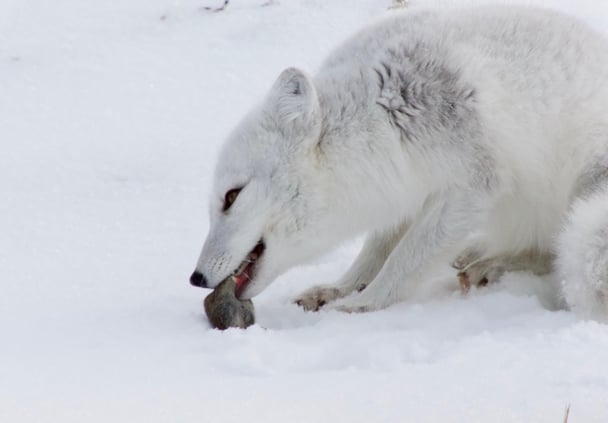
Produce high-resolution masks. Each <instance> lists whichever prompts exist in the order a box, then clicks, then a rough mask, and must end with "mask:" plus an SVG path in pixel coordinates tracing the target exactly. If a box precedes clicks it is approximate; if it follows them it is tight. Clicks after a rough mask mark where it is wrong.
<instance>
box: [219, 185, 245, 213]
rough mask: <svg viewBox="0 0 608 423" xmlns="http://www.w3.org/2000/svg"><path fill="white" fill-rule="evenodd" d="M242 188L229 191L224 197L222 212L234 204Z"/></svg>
mask: <svg viewBox="0 0 608 423" xmlns="http://www.w3.org/2000/svg"><path fill="white" fill-rule="evenodd" d="M241 189H242V188H234V189H231V190H229V191H228V192H227V193H226V195H225V196H224V208H223V209H222V211H226V210H228V209H229V208H230V206H232V204H234V202H235V201H236V198H237V197H238V196H239V192H241Z"/></svg>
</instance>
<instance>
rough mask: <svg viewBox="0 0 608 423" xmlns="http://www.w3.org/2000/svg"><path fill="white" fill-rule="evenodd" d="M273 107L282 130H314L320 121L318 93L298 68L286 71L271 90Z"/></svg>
mask: <svg viewBox="0 0 608 423" xmlns="http://www.w3.org/2000/svg"><path fill="white" fill-rule="evenodd" d="M270 104H271V105H272V106H271V107H272V108H273V109H274V110H273V114H274V115H275V116H276V119H277V120H278V123H279V125H280V126H281V128H282V129H286V130H288V131H293V130H294V129H295V130H301V129H309V130H310V129H313V128H312V127H314V126H315V125H316V124H317V122H318V121H319V119H320V113H319V109H320V107H319V100H318V98H317V91H316V90H315V87H314V85H313V84H312V81H311V80H310V78H309V77H308V76H307V75H306V74H305V73H304V72H302V71H301V70H299V69H296V68H288V69H285V70H284V71H283V72H282V73H281V75H279V78H278V79H277V81H276V82H275V83H274V85H273V87H272V89H271V99H270Z"/></svg>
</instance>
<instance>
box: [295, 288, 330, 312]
mask: <svg viewBox="0 0 608 423" xmlns="http://www.w3.org/2000/svg"><path fill="white" fill-rule="evenodd" d="M341 296H342V295H341V292H340V290H339V289H338V288H335V287H332V286H316V287H314V288H311V289H309V290H307V291H304V292H303V293H302V294H301V295H300V296H299V297H298V298H296V299H295V300H294V303H295V304H297V305H299V306H300V307H302V308H303V309H304V310H306V311H319V309H320V308H321V307H323V306H324V305H325V304H327V303H330V302H332V301H335V300H337V299H338V298H340V297H341Z"/></svg>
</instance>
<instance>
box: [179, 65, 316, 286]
mask: <svg viewBox="0 0 608 423" xmlns="http://www.w3.org/2000/svg"><path fill="white" fill-rule="evenodd" d="M321 120H322V118H321V107H320V104H319V99H318V97H317V93H316V90H315V88H314V86H313V84H312V82H311V80H310V79H309V77H308V76H306V75H305V74H304V73H303V72H301V71H299V70H297V69H293V68H290V69H287V70H285V71H283V72H282V73H281V75H280V76H279V78H278V79H277V81H276V82H275V83H274V85H273V87H272V88H271V90H270V93H269V94H268V95H267V97H266V99H265V100H264V101H263V102H262V104H261V105H260V106H258V107H257V108H255V109H254V110H253V111H252V112H250V113H249V115H247V116H246V117H245V118H244V119H243V121H242V122H241V123H240V124H239V125H238V126H237V128H236V129H235V130H234V131H233V132H232V134H231V135H230V136H229V138H228V140H227V141H226V143H225V144H224V146H223V148H222V150H221V152H220V155H219V160H218V163H217V166H216V170H215V175H214V183H213V189H212V193H211V199H210V201H209V206H210V211H209V215H210V229H209V233H208V235H207V239H206V240H205V243H204V245H203V249H202V252H201V255H200V258H199V260H198V263H197V266H196V270H195V272H194V273H193V275H192V277H191V279H190V281H191V283H192V284H193V285H196V286H203V287H208V288H214V287H216V286H217V285H218V284H219V283H220V282H222V281H223V280H225V279H226V278H228V277H231V276H232V277H234V279H235V281H236V292H237V295H238V296H239V297H241V298H251V297H253V296H255V295H257V294H258V293H260V292H261V291H262V290H263V289H264V288H266V287H267V286H268V285H269V284H270V283H271V282H272V281H273V280H274V279H275V278H276V277H277V276H278V275H280V274H281V273H283V272H285V271H286V270H287V269H288V268H289V267H291V266H293V265H294V264H298V263H300V262H302V261H305V260H306V259H308V258H310V256H312V255H313V254H314V253H315V252H316V251H317V250H318V249H317V248H315V239H317V238H319V237H320V235H321V234H319V233H318V231H319V229H320V228H318V227H315V226H314V225H312V224H311V222H314V221H315V219H314V215H315V214H317V213H319V211H320V210H319V206H321V205H322V204H323V201H322V200H319V199H313V197H314V196H316V195H319V194H320V192H319V191H318V190H317V189H315V186H314V177H313V175H314V174H315V172H316V169H315V167H316V156H317V154H318V151H317V150H318V149H317V146H318V143H319V139H320V136H321V123H322V122H321ZM311 204H316V205H319V206H317V207H316V208H315V209H312V208H311Z"/></svg>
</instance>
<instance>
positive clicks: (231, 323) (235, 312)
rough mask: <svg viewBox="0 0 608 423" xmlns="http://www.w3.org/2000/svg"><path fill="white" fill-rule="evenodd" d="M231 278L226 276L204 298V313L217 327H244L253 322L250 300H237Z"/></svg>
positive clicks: (253, 313) (222, 328) (253, 314)
mask: <svg viewBox="0 0 608 423" xmlns="http://www.w3.org/2000/svg"><path fill="white" fill-rule="evenodd" d="M234 288H235V283H234V279H233V278H227V279H226V280H224V281H223V282H222V283H221V284H219V285H218V286H217V287H216V288H215V289H214V290H213V292H212V293H211V294H209V295H207V297H206V298H205V313H207V317H208V318H209V321H210V322H211V325H212V326H213V327H214V328H217V329H221V330H224V329H228V328H231V327H235V328H242V329H245V328H247V327H249V326H251V325H253V324H254V323H255V312H254V309H253V302H252V301H251V300H239V299H238V298H237V297H236V295H235V293H234Z"/></svg>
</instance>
